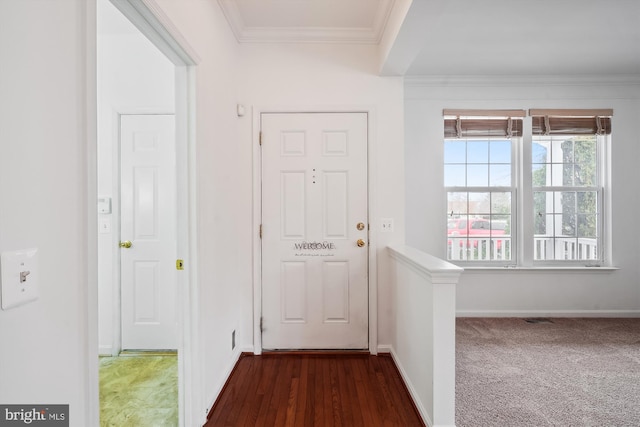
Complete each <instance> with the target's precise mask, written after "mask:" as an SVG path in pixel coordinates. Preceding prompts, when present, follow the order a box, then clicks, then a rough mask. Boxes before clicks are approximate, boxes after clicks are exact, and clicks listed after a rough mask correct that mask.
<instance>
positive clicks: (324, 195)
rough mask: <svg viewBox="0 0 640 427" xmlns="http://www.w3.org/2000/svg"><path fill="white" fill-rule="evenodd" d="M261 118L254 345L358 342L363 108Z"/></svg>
mask: <svg viewBox="0 0 640 427" xmlns="http://www.w3.org/2000/svg"><path fill="white" fill-rule="evenodd" d="M261 120H262V123H261V130H262V141H263V143H262V195H263V206H262V221H263V238H262V288H263V291H262V295H263V300H262V313H263V319H262V325H263V333H262V341H263V348H265V349H366V348H368V249H367V245H365V246H364V247H358V245H357V240H358V239H362V240H364V241H365V242H367V240H368V231H367V227H364V229H362V230H359V229H358V227H357V224H358V223H364V224H367V222H368V218H367V216H368V204H367V203H368V202H367V192H368V188H367V115H366V113H305V114H302V113H300V114H263V115H262V117H261Z"/></svg>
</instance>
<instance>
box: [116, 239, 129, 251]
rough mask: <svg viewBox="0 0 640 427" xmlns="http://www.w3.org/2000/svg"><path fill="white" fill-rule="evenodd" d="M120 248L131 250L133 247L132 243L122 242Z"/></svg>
mask: <svg viewBox="0 0 640 427" xmlns="http://www.w3.org/2000/svg"><path fill="white" fill-rule="evenodd" d="M118 246H120V247H121V248H127V249H129V248H130V247H131V242H130V241H128V240H126V241H124V242H120V244H119V245H118Z"/></svg>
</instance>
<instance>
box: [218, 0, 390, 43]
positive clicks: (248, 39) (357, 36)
mask: <svg viewBox="0 0 640 427" xmlns="http://www.w3.org/2000/svg"><path fill="white" fill-rule="evenodd" d="M395 2H396V0H381V2H380V7H379V8H378V10H377V11H376V15H375V18H374V22H373V25H372V26H371V27H368V28H357V27H294V26H287V27H250V26H247V25H246V24H245V22H244V19H243V17H242V13H241V12H240V9H239V8H238V5H237V3H236V1H235V0H218V4H219V5H220V8H221V9H222V12H223V13H224V15H225V17H226V18H227V22H228V23H229V26H230V27H231V30H232V31H233V34H234V35H235V37H236V40H238V42H239V43H349V44H378V43H380V40H381V39H382V35H383V34H384V31H385V29H386V26H387V22H388V20H389V16H390V15H391V11H392V9H393V5H394V3H395Z"/></svg>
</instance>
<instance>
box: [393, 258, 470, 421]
mask: <svg viewBox="0 0 640 427" xmlns="http://www.w3.org/2000/svg"><path fill="white" fill-rule="evenodd" d="M388 249H389V254H390V256H391V259H392V265H393V268H392V271H393V273H392V278H391V279H392V281H393V282H394V283H393V285H394V286H393V289H394V293H393V295H394V298H395V303H394V307H395V319H394V320H395V325H394V339H393V344H392V349H391V353H392V356H393V358H394V360H395V362H396V365H397V366H398V369H399V370H400V373H401V374H402V377H403V379H404V382H405V384H406V385H407V388H408V389H409V392H410V393H411V395H412V397H413V400H414V402H415V404H416V406H417V408H418V410H419V412H420V414H421V416H422V418H423V419H424V421H425V423H426V424H427V425H428V426H430V427H445V426H449V427H450V426H455V375H456V373H455V343H456V341H455V317H456V302H455V301H456V284H457V283H458V280H459V278H460V274H461V273H462V271H463V269H462V268H460V267H458V266H455V265H453V264H451V263H449V262H447V261H444V260H442V259H439V258H436V257H433V256H431V255H428V254H426V253H424V252H421V251H419V250H417V249H414V248H411V247H408V246H392V247H389V248H388Z"/></svg>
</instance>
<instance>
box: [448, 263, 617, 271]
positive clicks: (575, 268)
mask: <svg viewBox="0 0 640 427" xmlns="http://www.w3.org/2000/svg"><path fill="white" fill-rule="evenodd" d="M456 265H458V266H459V267H462V268H464V271H465V272H467V271H492V272H493V271H574V272H587V271H589V272H591V271H599V272H608V271H616V270H620V267H611V266H601V267H587V266H584V265H575V266H573V265H541V266H529V267H522V266H513V267H512V266H495V267H494V266H474V265H461V264H456Z"/></svg>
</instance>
